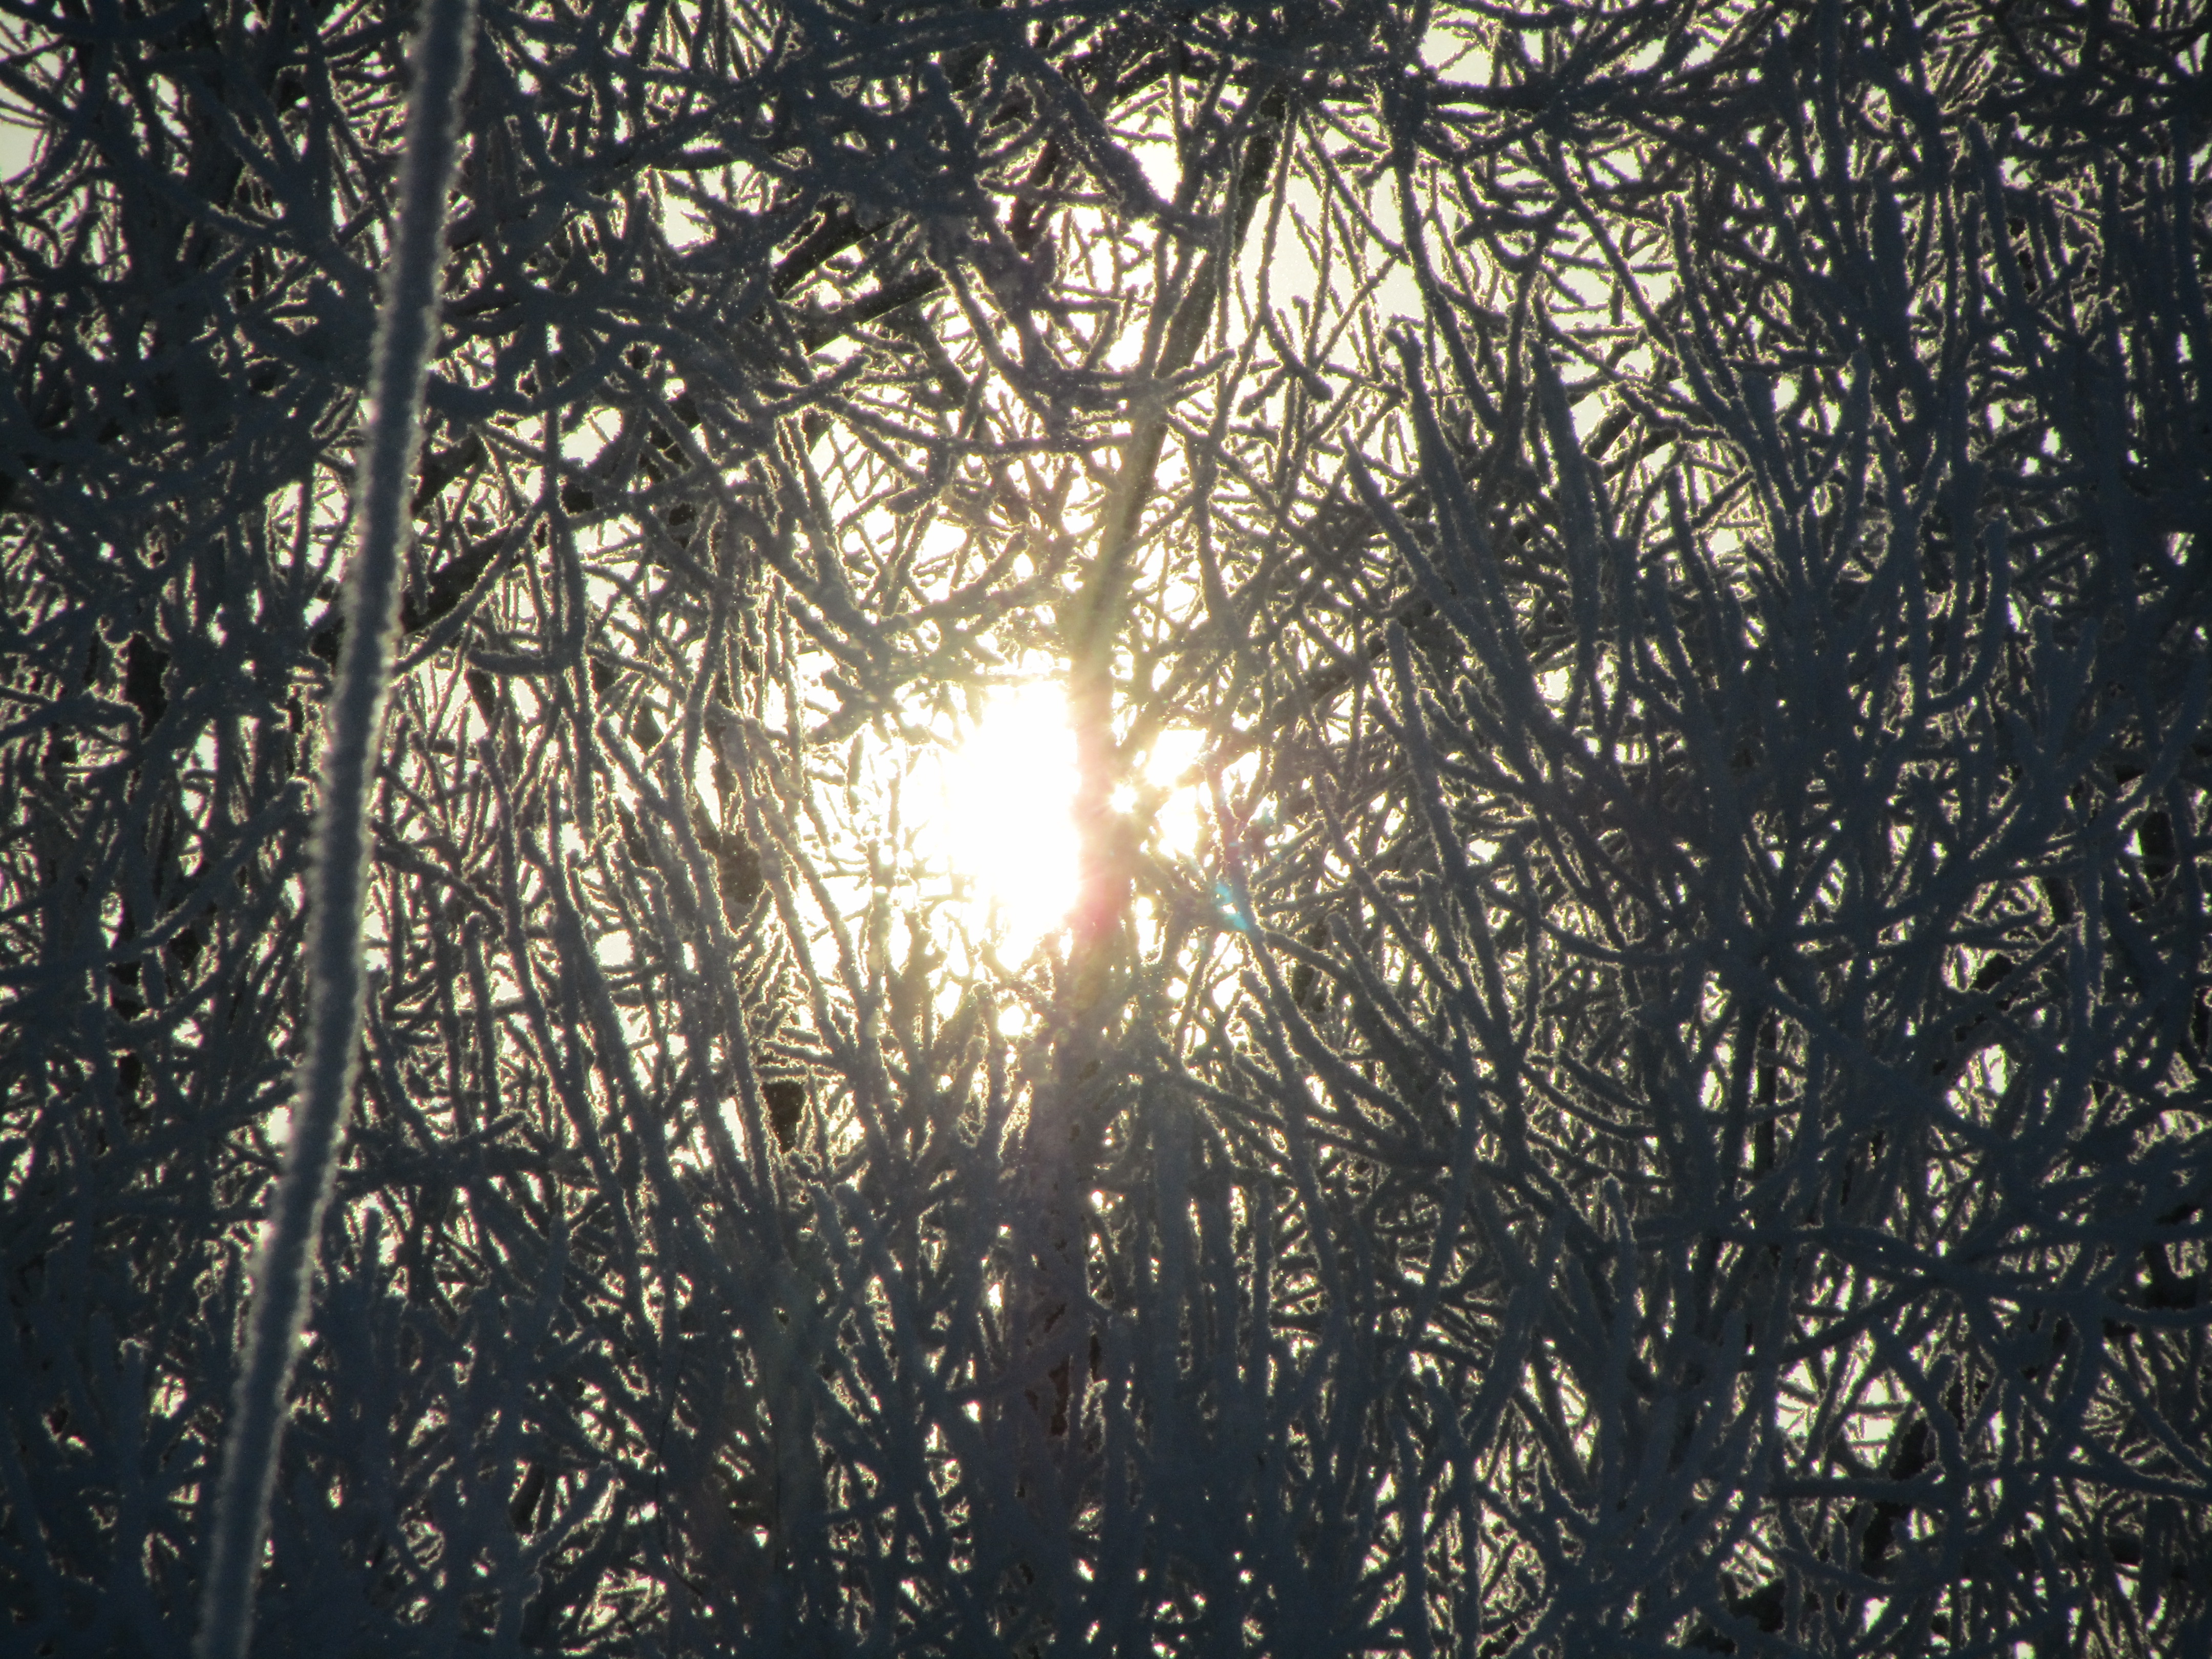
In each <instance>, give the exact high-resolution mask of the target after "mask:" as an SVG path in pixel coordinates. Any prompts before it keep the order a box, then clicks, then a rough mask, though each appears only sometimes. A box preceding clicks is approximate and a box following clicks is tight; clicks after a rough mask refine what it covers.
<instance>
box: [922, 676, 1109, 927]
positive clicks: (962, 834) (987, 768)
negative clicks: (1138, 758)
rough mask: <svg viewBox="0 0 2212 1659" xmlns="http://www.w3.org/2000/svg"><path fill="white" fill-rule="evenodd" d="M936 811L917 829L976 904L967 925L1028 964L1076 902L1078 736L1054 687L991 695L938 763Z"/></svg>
mask: <svg viewBox="0 0 2212 1659" xmlns="http://www.w3.org/2000/svg"><path fill="white" fill-rule="evenodd" d="M935 770H936V772H937V781H938V791H937V793H938V799H937V800H936V801H934V802H933V803H932V804H931V805H933V808H934V810H933V811H931V812H929V813H928V815H927V817H925V818H924V819H923V821H922V823H920V824H918V825H917V828H918V829H921V832H922V834H923V836H924V838H925V840H926V842H928V843H931V845H930V846H929V849H928V850H929V852H930V853H931V854H933V855H934V858H936V859H939V860H943V861H944V863H945V866H946V867H947V868H949V869H950V870H951V873H952V876H953V879H954V881H955V883H956V884H957V885H958V886H960V887H963V888H964V889H965V890H966V891H967V894H968V896H969V902H970V907H971V908H970V918H969V926H970V927H972V928H974V929H975V932H976V933H978V934H979V935H982V936H987V937H989V938H991V939H994V940H995V941H996V943H997V945H998V948H999V950H1000V952H1001V953H1002V954H1003V956H1004V957H1006V960H1008V961H1012V962H1018V961H1020V960H1021V959H1022V958H1024V957H1027V956H1028V955H1029V953H1030V951H1031V950H1033V949H1034V948H1035V947H1036V943H1037V941H1038V940H1039V939H1042V938H1043V937H1044V936H1045V935H1046V934H1047V933H1051V932H1052V931H1053V930H1054V929H1055V928H1057V927H1059V926H1060V922H1061V921H1062V920H1063V919H1064V918H1065V917H1066V914H1067V909H1068V907H1069V906H1070V905H1071V904H1073V902H1075V886H1076V880H1077V873H1078V857H1079V854H1078V849H1077V845H1076V836H1075V819H1074V817H1073V813H1072V811H1071V810H1070V809H1071V808H1072V807H1073V805H1074V801H1075V782H1076V775H1075V734H1074V733H1073V732H1071V731H1070V730H1069V729H1068V725H1067V694H1066V692H1065V691H1064V690H1062V689H1061V688H1060V686H1059V685H1058V684H1054V683H1052V682H1049V681H1047V682H1042V683H1040V684H1031V685H1024V686H1018V687H1009V688H1006V689H1004V690H998V691H995V692H994V693H993V694H992V695H991V696H990V697H989V699H988V700H987V702H985V703H984V705H983V711H982V718H981V720H978V721H976V723H975V726H974V728H973V729H972V730H971V731H969V733H968V735H967V737H966V738H964V739H963V741H962V742H961V743H960V744H959V746H958V747H957V748H956V749H954V750H952V751H951V753H949V754H946V755H943V756H941V757H939V759H938V763H937V766H936V768H935Z"/></svg>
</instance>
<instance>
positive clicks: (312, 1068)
mask: <svg viewBox="0 0 2212 1659" xmlns="http://www.w3.org/2000/svg"><path fill="white" fill-rule="evenodd" d="M474 16H475V4H474V0H428V5H427V6H426V7H425V8H424V11H423V16H422V31H421V33H419V34H418V35H417V36H416V40H415V47H414V54H413V59H412V64H413V78H414V87H413V91H412V93H411V94H410V99H409V103H408V111H407V131H406V139H405V154H404V157H403V160H402V162H401V170H400V180H399V183H400V190H399V222H398V228H397V229H396V231H395V234H394V235H393V239H392V258H391V267H390V270H389V271H388V273H387V276H386V292H385V295H384V308H383V312H382V314H381V316H380V318H379V319H378V322H377V338H376V352H375V356H374V362H373V364H372V368H371V371H370V382H369V416H368V436H367V440H366V441H365V443H364V445H363V447H362V457H361V468H360V473H359V477H358V478H357V480H356V513H357V515H358V518H357V523H356V532H357V539H356V544H355V550H354V557H353V562H352V566H351V568H350V570H349V572H348V575H347V592H346V617H347V622H348V626H347V628H346V630H345V639H344V644H343V649H342V651H341V653H340V655H339V659H338V665H337V683H336V684H335V685H334V686H333V687H332V689H331V703H330V711H329V717H328V729H327V732H326V741H325V748H324V756H323V770H322V804H321V806H320V809H319V813H318V816H317V820H316V829H315V859H314V872H313V890H312V904H313V908H312V912H311V915H310V928H311V933H310V937H309V944H308V956H307V963H308V969H307V971H308V1014H307V1048H306V1052H305V1056H304V1058H303V1059H302V1060H301V1063H300V1071H299V1077H298V1085H297V1087H296V1089H295V1091H294V1099H293V1104H292V1133H291V1139H290V1143H289V1146H288V1147H287V1149H286V1152H285V1158H284V1170H283V1176H281V1177H280V1179H279V1180H278V1182H277V1185H276V1198H275V1202H274V1204H273V1205H272V1206H271V1208H270V1215H269V1219H268V1223H267V1225H266V1226H265V1227H264V1231H263V1234H262V1239H261V1246H260V1249H259V1252H258V1255H257V1256H256V1259H255V1262H254V1268H253V1279H252V1311H251V1313H250V1315H249V1326H248V1329H247V1333H246V1359H245V1364H244V1365H243V1366H242V1367H241V1368H240V1372H239V1377H238V1392H237V1395H236V1397H235V1398H234V1401H233V1404H232V1408H231V1419H230V1432H229V1437H228V1442H227V1443H226V1444H225V1446H224V1449H223V1465H222V1484H221V1486H220V1487H219V1488H218V1489H217V1492H216V1504H215V1527H214V1534H213V1537H212V1538H211V1540H210V1545H209V1555H208V1576H207V1579H206V1583H205V1585H204V1590H203V1600H202V1603H201V1613H200V1632H199V1643H198V1647H197V1654H198V1656H199V1659H239V1656H242V1655H243V1654H244V1653H245V1652H246V1646H247V1641H248V1638H249V1636H250V1634H251V1631H252V1613H253V1593H254V1585H255V1580H256V1577H257V1576H258V1575H257V1569H258V1565H259V1562H260V1559H261V1551H262V1545H263V1542H264V1539H265V1538H266V1536H267V1533H268V1524H269V1499H270V1492H271V1489H272V1488H273V1487H274V1486H275V1484H276V1453H277V1447H278V1444H279V1443H280V1441H281V1440H282V1438H283V1428H284V1402H285V1395H286V1394H287V1393H288V1391H289V1385H290V1383H291V1376H292V1364H293V1360H294V1358H295V1355H296V1353H297V1351H298V1348H299V1334H300V1330H301V1325H302V1324H303V1322H305V1320H306V1317H307V1292H308V1286H309V1285H310V1284H311V1282H312V1281H313V1277H314V1268H315V1245H316V1241H317V1239H318V1237H319V1235H320V1233H321V1230H322V1218H323V1210H324V1206H325V1205H326V1204H327V1203H328V1202H329V1200H330V1194H331V1178H332V1176H333V1175H334V1174H335V1172H336V1170H337V1152H338V1143H339V1140H340V1139H341V1137H342V1135H343V1132H344V1128H345V1112H346V1104H347V1102H348V1100H349V1098H350V1097H351V1095H352V1091H353V1073H354V1064H355V1057H356V1049H357V1048H358V1047H359V1044H360V1040H361V1019H362V996H363V994H364V989H365V976H364V974H363V971H362V902H363V899H364V897H365V896H366V889H367V886H368V796H369V790H370V787H371V785H372V783H373V781H374V777H375V772H376V756H377V751H378V748H379V745H380V738H381V733H382V730H383V725H384V708H385V701H386V693H387V690H388V689H389V686H388V683H389V681H390V678H391V672H392V632H393V627H394V623H395V620H396V613H397V611H398V598H399V586H400V575H401V572H402V570H403V568H404V559H403V554H404V546H405V538H406V536H407V534H408V530H409V501H410V492H411V486H412V479H413V475H414V471H415V460H416V448H417V446H418V442H419V438H420V434H421V428H422V386H423V381H424V380H425V379H426V377H427V376H428V372H429V362H430V350H431V346H432V343H433V342H434V340H435V337H436V331H437V326H438V284H439V270H440V267H441V264H442V255H443V251H444V243H445V230H446V193H447V185H448V183H449V182H450V180H451V179H452V176H453V155H454V150H455V149H456V147H457V138H458V134H457V128H458V115H459V106H460V94H461V87H462V84H463V82H465V80H466V78H467V76H468V57H469V43H470V38H471V33H472V32H473V24H474Z"/></svg>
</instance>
